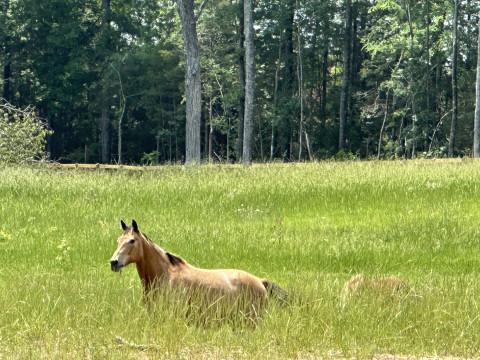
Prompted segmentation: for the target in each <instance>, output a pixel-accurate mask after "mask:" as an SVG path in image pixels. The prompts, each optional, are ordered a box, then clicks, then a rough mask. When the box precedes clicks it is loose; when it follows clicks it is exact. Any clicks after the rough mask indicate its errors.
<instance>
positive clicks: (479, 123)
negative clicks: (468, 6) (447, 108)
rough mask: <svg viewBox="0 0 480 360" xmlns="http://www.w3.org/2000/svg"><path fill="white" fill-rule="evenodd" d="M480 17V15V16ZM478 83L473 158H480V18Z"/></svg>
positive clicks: (479, 26)
mask: <svg viewBox="0 0 480 360" xmlns="http://www.w3.org/2000/svg"><path fill="white" fill-rule="evenodd" d="M479 15H480V14H479ZM477 42H478V44H477V82H476V94H475V95H476V96H475V127H474V130H473V157H476V158H478V157H480V16H479V18H478V39H477Z"/></svg>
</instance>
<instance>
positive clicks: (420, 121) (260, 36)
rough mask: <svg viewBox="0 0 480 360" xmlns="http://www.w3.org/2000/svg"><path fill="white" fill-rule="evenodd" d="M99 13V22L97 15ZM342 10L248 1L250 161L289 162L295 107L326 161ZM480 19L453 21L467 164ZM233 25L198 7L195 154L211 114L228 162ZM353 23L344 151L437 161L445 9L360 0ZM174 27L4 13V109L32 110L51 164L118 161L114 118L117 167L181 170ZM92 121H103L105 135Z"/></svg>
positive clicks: (0, 31)
mask: <svg viewBox="0 0 480 360" xmlns="http://www.w3.org/2000/svg"><path fill="white" fill-rule="evenodd" d="M107 3H108V4H110V7H109V8H108V10H107V9H105V8H102V4H103V5H105V4H107ZM198 3H200V1H196V5H195V6H196V7H197V8H198V6H199V4H198ZM343 5H344V2H343V1H334V0H322V1H319V0H315V1H305V0H303V1H302V0H300V1H293V0H281V1H276V2H269V1H258V2H256V4H255V6H256V9H255V19H254V20H255V32H256V33H255V45H256V48H255V57H256V59H255V61H256V74H255V84H256V89H255V94H256V99H255V116H254V119H255V124H254V139H255V144H254V149H253V151H254V156H255V157H256V158H257V159H258V160H260V161H263V160H264V159H265V158H269V156H268V155H269V153H270V146H272V147H273V151H272V154H273V158H274V159H282V160H286V161H291V160H294V159H296V158H297V155H298V152H299V151H298V150H299V149H298V147H299V138H300V136H299V131H300V130H299V129H300V126H299V125H300V124H299V121H300V102H301V101H302V103H303V105H304V107H303V116H304V118H303V119H304V124H303V125H304V126H303V129H305V130H306V132H307V134H308V136H309V140H310V144H311V147H312V151H313V153H314V154H318V156H320V157H321V158H324V157H331V156H334V155H335V153H336V152H337V151H338V113H339V100H340V88H339V87H340V81H341V78H342V73H343V71H344V69H343V65H342V64H343V61H342V60H343V59H342V56H343V40H344V34H343V32H344V29H345V25H344V13H345V9H344V6H343ZM478 11H479V5H478V3H477V2H467V5H465V6H462V8H461V11H460V12H461V14H460V16H459V34H458V40H459V55H460V56H459V61H458V67H459V69H458V88H459V94H458V95H459V104H463V105H462V106H460V107H459V109H458V111H459V113H458V129H457V141H456V147H457V149H458V151H457V153H458V154H468V153H469V152H470V148H471V144H472V139H471V137H472V135H471V134H472V121H471V119H472V118H473V115H472V114H473V110H474V107H473V104H474V101H473V99H474V96H475V92H474V87H473V86H471V84H472V81H471V80H472V79H473V78H474V74H475V71H476V70H475V63H476V56H477V55H476V38H477V32H478V30H477V27H476V20H477V18H476V14H478ZM241 14H242V8H241V2H240V1H233V2H232V1H225V0H222V1H218V2H216V3H215V4H213V3H210V2H207V3H206V6H205V8H204V9H203V12H202V15H201V17H200V19H199V21H198V26H197V32H198V37H199V42H200V57H201V67H202V69H201V71H202V85H203V88H202V91H203V93H202V106H203V112H202V113H203V115H202V134H201V135H202V136H201V139H202V149H203V151H204V155H205V156H206V155H207V154H208V149H209V148H210V147H209V143H208V142H209V141H210V140H209V139H210V138H209V136H206V133H207V134H208V133H209V129H208V126H209V123H208V121H209V120H208V119H209V116H208V113H209V110H210V109H209V107H210V103H211V102H212V112H213V119H214V120H213V122H214V131H213V133H212V139H211V141H212V147H211V148H212V149H213V152H214V153H215V154H217V155H218V156H219V157H220V158H221V160H226V161H231V160H235V150H234V149H235V144H236V142H237V137H238V130H239V124H240V122H239V118H240V115H241V113H242V108H241V104H240V102H241V99H242V91H241V81H240V76H239V75H240V68H241V66H240V63H239V62H240V61H241V55H242V54H243V52H244V49H243V48H241V47H240V44H241V26H240V25H241V22H242V21H243V20H242V16H241ZM352 15H353V18H352V44H351V49H350V50H351V55H352V58H351V69H350V70H351V74H352V78H351V79H350V92H349V94H348V97H349V101H348V109H347V114H348V115H347V124H346V127H347V128H346V151H347V152H351V153H353V154H356V155H357V156H358V157H361V158H368V157H370V156H372V155H373V154H376V153H377V151H378V146H379V142H381V143H382V144H388V146H382V154H381V156H382V157H384V158H391V157H402V158H408V157H412V156H417V155H418V154H421V153H429V154H440V153H441V152H442V148H444V147H445V146H446V145H448V143H447V141H446V137H447V135H448V133H449V131H450V127H449V125H450V121H449V118H444V115H445V114H447V113H448V111H450V109H451V97H452V90H451V60H450V59H451V52H452V44H451V40H452V39H451V38H452V34H451V32H452V29H451V23H452V16H453V3H452V2H448V1H445V0H441V1H436V2H431V1H419V0H405V1H400V0H378V1H375V2H371V1H364V0H360V1H354V2H352ZM179 26H180V25H179V20H178V18H177V16H176V6H175V2H171V1H154V0H145V1H136V2H132V1H127V0H119V1H115V2H111V1H110V2H102V1H93V0H87V1H69V2H68V3H64V2H61V1H59V0H47V1H41V2H39V1H33V0H6V1H3V2H2V3H1V4H0V47H1V49H2V51H0V67H1V68H2V70H3V72H2V74H3V76H4V77H5V79H1V80H2V82H1V84H2V88H3V89H1V90H3V91H2V97H4V98H5V99H6V100H8V101H9V102H10V103H12V104H14V105H15V106H16V107H18V108H24V107H26V106H28V105H29V104H32V105H33V106H35V108H36V109H38V112H39V115H40V116H41V117H42V118H44V119H46V120H48V123H49V124H50V126H51V128H52V129H53V130H54V133H53V134H52V136H49V138H48V141H49V144H48V147H49V149H50V151H51V157H52V158H54V159H59V160H60V161H77V160H79V159H82V158H83V159H85V156H84V150H83V149H85V146H86V147H87V149H94V151H92V152H91V153H90V154H89V155H88V156H87V158H88V159H87V161H88V162H100V161H104V160H102V158H103V156H102V155H105V156H106V158H107V160H106V161H107V162H115V161H116V160H117V159H118V154H116V149H117V146H116V145H117V143H118V130H119V129H118V123H119V121H120V119H119V117H120V115H121V114H123V115H124V118H123V119H122V120H123V127H122V130H123V136H122V140H123V142H122V147H123V151H122V153H123V154H122V157H123V159H124V160H125V161H126V162H133V163H138V162H141V160H142V154H149V153H152V152H153V151H158V152H159V157H158V160H159V161H160V162H172V161H182V159H183V154H184V147H185V111H186V109H185V104H184V102H183V92H184V69H183V66H184V60H183V59H184V56H183V55H184V54H183V42H182V39H181V31H179V30H180V28H179ZM300 53H302V70H303V71H302V80H303V92H302V93H303V98H302V99H300V98H299V95H300V91H299V72H298V71H299V54H300ZM113 68H115V69H116V71H114V70H113ZM117 71H118V73H117ZM119 78H120V79H121V82H122V85H123V92H124V94H123V95H124V96H125V97H126V102H125V105H126V106H125V108H124V107H123V102H122V101H123V100H122V101H120V99H122V95H121V89H120V84H119ZM387 93H388V94H389V97H390V99H389V103H388V104H387V99H386V94H387ZM121 102H122V104H121ZM123 110H124V111H123ZM100 119H104V120H105V119H106V121H105V123H106V126H105V127H102V126H101V125H100V123H101V121H99V120H100ZM384 119H385V122H384ZM384 123H385V127H384V128H383V139H381V140H380V139H379V137H380V131H381V129H382V125H383V124H384ZM102 132H103V133H102ZM102 139H104V140H105V143H103V144H102V143H101V142H102ZM303 143H304V144H305V143H306V141H303ZM397 150H398V151H397ZM102 151H103V152H105V154H102ZM82 154H83V156H82ZM83 161H84V160H83Z"/></svg>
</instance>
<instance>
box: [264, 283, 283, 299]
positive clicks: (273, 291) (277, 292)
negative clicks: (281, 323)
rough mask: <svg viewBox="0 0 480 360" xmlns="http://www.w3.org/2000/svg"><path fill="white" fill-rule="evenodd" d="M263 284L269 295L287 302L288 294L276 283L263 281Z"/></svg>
mask: <svg viewBox="0 0 480 360" xmlns="http://www.w3.org/2000/svg"><path fill="white" fill-rule="evenodd" d="M262 284H263V286H265V290H267V293H268V294H269V295H271V296H274V297H275V298H277V299H278V300H281V301H286V300H287V297H288V293H287V292H286V291H285V290H284V289H282V288H281V287H280V286H278V285H277V284H275V283H274V282H272V281H270V280H267V279H263V280H262Z"/></svg>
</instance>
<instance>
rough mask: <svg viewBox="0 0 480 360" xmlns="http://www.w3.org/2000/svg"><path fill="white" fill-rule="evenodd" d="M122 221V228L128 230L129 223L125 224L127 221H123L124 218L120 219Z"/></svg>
mask: <svg viewBox="0 0 480 360" xmlns="http://www.w3.org/2000/svg"><path fill="white" fill-rule="evenodd" d="M120 222H121V223H122V229H123V231H127V227H128V226H127V224H125V223H124V222H123V220H120Z"/></svg>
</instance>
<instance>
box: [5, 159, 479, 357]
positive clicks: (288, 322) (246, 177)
mask: <svg viewBox="0 0 480 360" xmlns="http://www.w3.org/2000/svg"><path fill="white" fill-rule="evenodd" d="M479 191H480V162H477V161H473V160H468V159H467V160H463V161H462V160H451V161H434V160H431V161H420V160H419V161H406V162H401V161H398V162H338V163H336V162H322V163H312V164H269V165H254V166H252V167H249V168H244V167H241V166H229V165H205V166H201V167H193V168H189V167H182V166H165V167H161V168H158V169H154V170H153V169H145V170H140V171H130V170H119V171H112V170H72V169H69V170H65V169H51V168H37V167H18V168H17V167H3V168H0V199H1V201H0V208H1V213H0V273H1V276H0V307H1V309H2V311H1V312H0V359H64V358H65V359H66V358H68V359H72V358H78V359H116V358H125V359H220V358H222V359H225V358H226V359H318V358H351V357H357V358H370V357H372V356H375V355H378V354H396V355H410V356H417V357H420V356H443V357H449V356H452V357H460V358H467V357H469V358H472V357H473V358H475V357H476V358H478V357H480V342H479V340H478V339H479V337H478V336H479V335H478V334H480V319H479V317H480V312H479V304H480V281H479V280H480V279H479V271H478V269H479V266H480V194H479ZM121 219H123V220H125V221H127V222H128V223H130V222H131V219H135V220H136V221H137V222H138V224H139V226H140V228H141V230H142V231H143V232H145V233H146V234H147V235H148V236H149V237H150V238H151V239H152V240H153V241H154V242H156V243H157V244H158V245H160V246H161V247H162V248H163V249H165V250H167V251H169V252H172V253H174V254H177V255H180V256H182V257H183V258H184V259H185V260H187V261H188V262H190V263H191V264H193V265H195V266H199V267H203V268H239V269H243V270H246V271H248V272H251V273H253V274H255V275H257V276H259V277H266V278H268V279H270V280H272V281H274V282H275V283H277V284H279V285H280V286H282V287H283V288H285V289H286V290H287V291H288V292H289V294H290V296H289V299H288V302H287V303H286V304H281V303H278V302H275V301H269V303H268V305H267V308H266V311H265V312H264V314H263V316H262V319H261V320H260V321H258V323H257V325H256V327H254V328H252V327H249V326H244V325H243V322H242V321H241V320H239V319H238V317H239V316H241V315H237V316H236V317H233V318H232V319H225V321H222V319H215V321H213V322H212V323H211V324H208V325H206V326H205V325H203V324H197V323H195V321H194V320H193V321H192V319H189V318H188V317H187V316H185V315H183V312H182V310H183V309H177V308H175V304H173V303H171V302H169V301H168V296H165V297H160V299H159V301H157V302H156V303H155V305H154V306H151V307H150V308H147V307H146V306H145V304H144V302H143V301H142V286H141V283H140V280H139V278H138V275H137V272H136V269H135V267H134V266H133V265H130V266H128V267H126V268H125V269H123V271H122V273H121V274H118V273H114V272H112V271H111V270H110V265H109V259H110V257H111V255H112V254H113V252H114V251H115V249H116V239H117V237H118V236H119V235H120V234H121V233H122V230H121V226H120V220H121ZM357 273H364V274H366V275H368V276H370V277H377V276H391V275H393V276H397V277H399V278H401V279H403V280H405V281H406V282H407V283H408V284H409V286H410V289H411V290H410V291H409V292H407V293H402V294H401V295H399V296H394V297H391V296H387V297H385V296H378V294H368V293H367V294H363V295H360V296H353V297H351V298H349V299H347V300H342V298H341V296H340V294H341V292H342V287H343V284H344V283H345V282H346V281H348V280H349V279H350V278H351V277H352V276H353V275H354V274H357ZM162 300H163V301H162Z"/></svg>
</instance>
